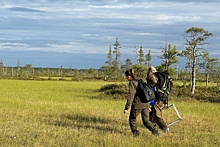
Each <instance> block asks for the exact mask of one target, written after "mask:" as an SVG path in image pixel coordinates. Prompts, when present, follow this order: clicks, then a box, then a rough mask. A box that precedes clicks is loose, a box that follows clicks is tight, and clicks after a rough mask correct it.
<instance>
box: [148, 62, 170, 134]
mask: <svg viewBox="0 0 220 147" xmlns="http://www.w3.org/2000/svg"><path fill="white" fill-rule="evenodd" d="M155 72H157V70H156V68H155V67H153V66H150V67H149V68H148V70H147V77H146V81H147V83H148V84H149V85H151V87H152V89H154V86H155V85H156V84H157V77H156V76H155V75H154V73H155ZM151 104H152V106H151V111H150V121H151V122H152V123H154V124H157V125H158V127H159V128H160V129H161V130H162V131H164V132H168V131H169V128H168V127H167V125H166V123H165V121H164V120H163V117H162V110H161V108H162V107H163V105H164V104H163V102H162V101H161V100H160V98H159V97H157V95H156V101H153V102H151Z"/></svg>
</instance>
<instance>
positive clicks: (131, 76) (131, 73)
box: [125, 69, 135, 80]
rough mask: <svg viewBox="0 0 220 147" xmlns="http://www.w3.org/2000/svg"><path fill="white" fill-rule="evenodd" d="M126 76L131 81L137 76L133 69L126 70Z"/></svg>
mask: <svg viewBox="0 0 220 147" xmlns="http://www.w3.org/2000/svg"><path fill="white" fill-rule="evenodd" d="M125 75H126V77H127V79H128V80H131V79H134V78H135V74H134V70H133V69H129V70H126V71H125Z"/></svg>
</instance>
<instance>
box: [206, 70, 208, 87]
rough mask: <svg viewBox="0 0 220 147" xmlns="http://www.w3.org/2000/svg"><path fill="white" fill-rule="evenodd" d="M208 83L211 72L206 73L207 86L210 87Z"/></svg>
mask: <svg viewBox="0 0 220 147" xmlns="http://www.w3.org/2000/svg"><path fill="white" fill-rule="evenodd" d="M208 83H209V74H208V73H207V74H206V88H208Z"/></svg>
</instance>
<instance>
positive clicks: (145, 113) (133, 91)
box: [124, 80, 157, 135]
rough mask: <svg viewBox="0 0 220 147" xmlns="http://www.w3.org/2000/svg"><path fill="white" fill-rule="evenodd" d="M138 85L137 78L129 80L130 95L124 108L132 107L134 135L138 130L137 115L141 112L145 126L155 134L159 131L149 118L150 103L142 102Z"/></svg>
mask: <svg viewBox="0 0 220 147" xmlns="http://www.w3.org/2000/svg"><path fill="white" fill-rule="evenodd" d="M137 87H138V82H137V81H135V80H131V81H130V82H129V95H128V98H127V103H126V104H125V108H124V110H128V109H129V108H130V107H131V110H130V116H129V124H130V128H131V131H132V133H133V134H134V135H136V133H137V132H138V130H137V117H138V115H139V114H141V117H142V121H143V124H144V126H145V127H146V128H147V129H148V130H150V131H151V132H152V133H153V134H155V133H156V132H157V130H156V129H155V127H154V125H153V124H152V123H151V121H150V118H149V108H150V104H149V103H142V102H141V100H140V98H139V97H138V95H137V90H138V89H137Z"/></svg>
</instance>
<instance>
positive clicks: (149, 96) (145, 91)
mask: <svg viewBox="0 0 220 147" xmlns="http://www.w3.org/2000/svg"><path fill="white" fill-rule="evenodd" d="M136 81H137V82H138V87H137V94H138V96H139V98H140V100H141V101H142V102H144V103H148V102H150V101H151V100H154V99H155V94H154V91H153V90H152V88H151V86H150V85H149V84H147V83H145V82H143V81H142V80H136Z"/></svg>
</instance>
